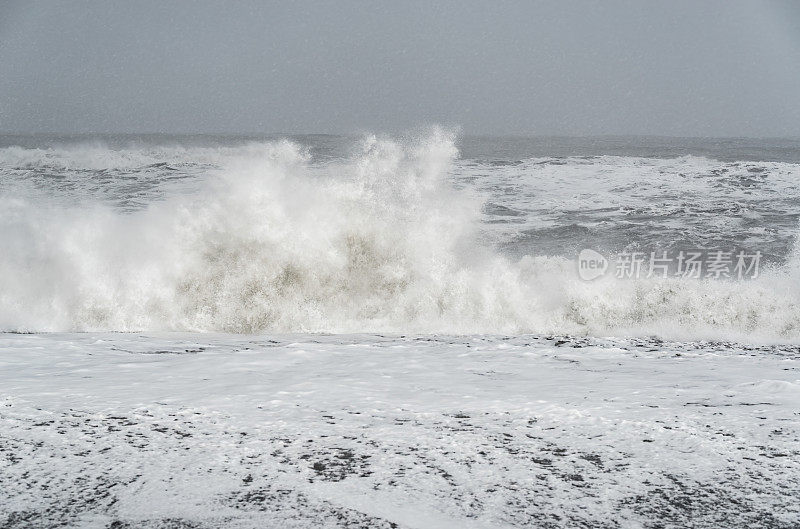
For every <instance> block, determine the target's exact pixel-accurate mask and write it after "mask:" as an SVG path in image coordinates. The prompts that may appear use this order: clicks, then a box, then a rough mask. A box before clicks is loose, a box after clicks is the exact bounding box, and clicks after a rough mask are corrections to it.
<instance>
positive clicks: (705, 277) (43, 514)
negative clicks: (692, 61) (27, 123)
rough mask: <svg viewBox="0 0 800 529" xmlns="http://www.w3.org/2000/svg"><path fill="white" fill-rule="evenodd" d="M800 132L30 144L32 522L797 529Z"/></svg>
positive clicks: (26, 468) (4, 261)
mask: <svg viewBox="0 0 800 529" xmlns="http://www.w3.org/2000/svg"><path fill="white" fill-rule="evenodd" d="M799 222H800V139H693V138H686V139H683V138H652V137H647V138H636V137H601V138H556V137H534V138H523V137H518V138H517V137H507V138H499V137H470V136H460V135H458V134H454V133H452V132H451V131H448V130H445V129H439V128H433V129H430V130H424V131H420V132H417V133H409V134H406V135H370V134H365V135H363V136H331V135H306V136H214V135H194V136H186V135H185V136H170V135H85V136H56V135H50V136H42V135H38V136H19V135H18V136H11V135H4V136H0V244H1V245H2V251H0V331H2V334H0V420H1V422H0V484H2V489H3V490H4V495H3V496H0V527H7V528H11V527H51V526H54V525H59V524H61V525H69V526H80V527H115V528H121V527H187V528H188V527H265V526H270V527H272V526H281V527H309V526H314V527H327V526H330V527H450V526H453V527H455V526H459V527H683V526H693V527H735V526H744V525H747V526H749V527H770V528H777V527H781V528H783V527H785V528H789V527H797V526H798V524H800V505H798V503H797V501H796V498H797V497H800V467H799V466H798V463H797V461H798V460H800V441H799V439H800V421H799V420H798V410H800V371H799V370H800V247H798V245H797V242H796V241H797V235H798V229H800V228H799V224H798V223H799Z"/></svg>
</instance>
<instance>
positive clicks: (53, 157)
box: [0, 130, 800, 341]
mask: <svg viewBox="0 0 800 529" xmlns="http://www.w3.org/2000/svg"><path fill="white" fill-rule="evenodd" d="M457 155H458V152H457V149H456V147H455V143H454V138H453V137H452V135H450V134H449V133H447V132H445V131H441V130H437V131H434V132H432V133H431V134H430V135H429V136H425V137H422V138H417V139H409V140H406V141H402V142H401V141H396V140H389V139H381V138H377V137H368V138H365V139H364V140H363V141H362V142H361V143H360V145H359V146H358V148H357V149H355V153H354V154H353V156H352V157H351V158H349V159H346V160H341V161H336V162H331V163H328V164H325V165H320V164H312V163H310V160H309V157H308V155H307V154H306V153H305V152H304V150H303V149H302V148H301V147H299V146H298V145H296V144H293V143H291V142H288V141H281V142H273V143H259V144H250V145H247V146H243V147H230V148H220V149H214V148H175V149H173V150H171V151H170V150H163V149H162V150H155V151H153V150H146V149H142V150H136V149H129V150H125V151H113V150H110V149H107V148H103V147H102V146H88V147H87V146H81V147H73V148H69V147H64V148H62V149H61V150H36V149H22V148H6V149H3V150H2V153H0V156H2V158H3V163H4V165H5V166H12V165H15V164H16V166H17V167H21V168H24V167H26V166H28V167H29V166H31V165H35V164H39V165H41V164H43V163H48V164H51V165H52V167H53V168H54V170H57V169H59V168H64V167H72V168H75V167H76V166H79V165H81V164H83V165H82V166H84V167H87V168H94V169H97V168H108V167H114V168H117V169H124V168H142V167H148V166H151V165H153V164H157V163H163V162H165V161H166V163H168V164H170V165H171V166H172V165H176V166H177V165H180V164H201V165H202V164H208V166H209V167H210V168H208V169H207V170H204V172H203V175H204V176H203V178H202V181H201V182H200V184H199V186H198V188H197V189H196V190H194V191H192V192H191V193H179V194H175V195H171V196H168V197H166V198H165V199H164V200H162V201H160V202H154V203H152V204H149V205H148V206H147V207H146V208H143V209H141V210H137V211H134V212H128V213H123V212H120V211H119V210H117V209H115V208H112V207H110V206H106V205H103V204H101V203H94V204H92V205H90V206H87V205H86V204H82V205H81V206H80V207H78V206H75V205H73V206H70V205H68V204H65V203H64V202H63V201H56V200H55V199H53V197H51V196H50V195H48V193H46V192H36V190H35V187H34V188H29V189H26V190H25V191H24V192H22V191H20V190H19V189H15V188H13V187H4V188H3V191H2V192H1V193H0V237H2V246H3V251H2V252H0V328H2V329H3V330H6V331H91V330H113V331H156V330H165V331H167V330H192V331H225V332H273V331H280V332H295V331H296V332H397V333H410V332H432V333H470V334H471V333H498V334H506V333H559V334H592V335H601V336H606V335H653V334H655V335H660V336H663V337H670V338H678V339H700V338H721V339H737V340H747V341H749V340H758V341H761V340H768V341H773V340H774V341H786V340H788V341H793V340H797V339H798V338H800V257H799V256H798V255H797V254H795V255H794V256H793V257H792V258H791V259H790V260H789V262H788V263H787V264H786V265H785V266H783V267H781V268H776V269H772V270H768V271H766V272H765V273H763V274H762V275H761V276H760V277H759V278H757V279H755V280H751V281H744V282H728V281H697V280H681V279H668V280H658V279H641V280H628V281H618V280H615V279H613V278H607V279H604V280H599V281H596V282H584V281H581V280H580V279H579V278H578V276H577V274H576V270H575V264H574V263H573V262H572V261H569V260H567V259H564V258H559V257H546V256H537V255H528V256H525V257H523V258H522V259H519V260H516V259H511V258H509V257H507V256H503V255H500V254H498V253H496V252H495V251H493V250H492V249H491V248H488V247H487V246H486V245H485V244H482V243H481V242H480V241H481V240H482V239H481V237H480V223H481V218H482V217H481V216H482V214H483V213H482V208H483V199H482V198H481V197H480V196H478V195H477V194H476V193H474V192H472V191H470V190H459V189H455V188H454V187H453V186H452V185H450V183H449V180H448V178H447V175H448V173H449V172H450V171H451V169H452V164H453V163H454V160H455V159H456V157H457ZM70 164H71V165H70ZM534 253H535V252H534Z"/></svg>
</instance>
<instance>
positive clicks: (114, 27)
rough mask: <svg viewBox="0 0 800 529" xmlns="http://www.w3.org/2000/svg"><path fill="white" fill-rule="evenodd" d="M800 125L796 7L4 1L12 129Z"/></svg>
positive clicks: (3, 65) (779, 130)
mask: <svg viewBox="0 0 800 529" xmlns="http://www.w3.org/2000/svg"><path fill="white" fill-rule="evenodd" d="M433 123H440V124H444V125H448V126H460V127H461V128H462V130H463V132H464V133H466V134H554V135H602V134H637V135H638V134H652V135H673V136H800V2H769V1H763V2H737V1H732V2H731V1H717V2H712V1H709V2H703V1H686V2H683V1H671V2H647V1H631V2H620V1H611V2H608V1H604V2H588V1H587V2H561V1H559V2H533V1H530V2H499V1H488V0H487V1H486V2H464V1H458V2H449V1H448V2H442V1H421V2H399V1H397V2H367V1H364V2H341V1H337V2H334V1H331V2H294V3H289V2H280V3H279V2H275V3H272V2H222V1H219V2H205V1H202V2H201V1H195V2H184V1H158V2H150V1H140V0H137V1H130V2H113V1H101V2H81V1H74V2H67V1H61V2H56V1H51V2H31V1H19V2H17V1H13V0H12V1H11V2H0V131H4V132H210V133H213V132H230V133H254V132H255V133H261V132H287V133H314V132H327V133H337V132H344V133H358V132H363V131H366V130H373V131H396V130H404V129H408V128H414V127H417V126H420V125H428V124H433Z"/></svg>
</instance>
